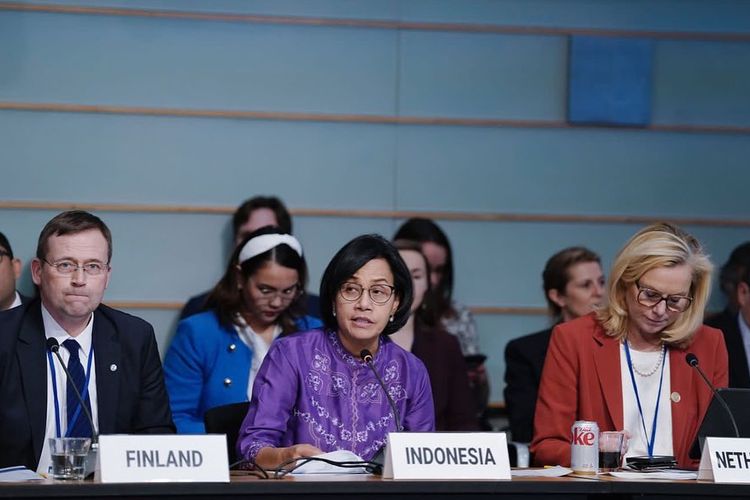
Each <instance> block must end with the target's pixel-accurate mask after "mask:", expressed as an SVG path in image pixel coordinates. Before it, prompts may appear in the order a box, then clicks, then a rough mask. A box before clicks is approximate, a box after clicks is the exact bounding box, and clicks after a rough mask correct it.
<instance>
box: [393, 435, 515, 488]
mask: <svg viewBox="0 0 750 500" xmlns="http://www.w3.org/2000/svg"><path fill="white" fill-rule="evenodd" d="M383 477H384V478H393V479H439V480H446V479H450V480H453V479H510V462H509V460H508V445H507V439H506V436H505V433H503V432H392V433H390V434H389V435H388V446H387V447H386V452H385V466H384V469H383Z"/></svg>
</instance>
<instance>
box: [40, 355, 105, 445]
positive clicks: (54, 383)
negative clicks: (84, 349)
mask: <svg viewBox="0 0 750 500" xmlns="http://www.w3.org/2000/svg"><path fill="white" fill-rule="evenodd" d="M93 358H94V343H93V342H91V348H90V349H89V359H88V360H87V361H86V381H85V382H84V384H83V391H81V396H83V399H84V401H85V400H86V399H87V398H88V397H89V379H90V378H91V360H92V359H93ZM47 359H48V360H49V371H50V374H51V375H52V394H53V396H54V403H55V430H56V432H57V434H56V435H57V437H60V403H59V401H58V398H57V376H56V375H55V364H54V358H53V357H52V352H51V351H47ZM80 414H81V403H80V402H78V404H77V405H76V411H75V413H74V414H73V418H72V419H71V420H70V422H68V425H67V427H66V430H65V435H66V437H68V436H67V435H68V433H69V432H70V429H72V428H73V424H75V423H76V421H77V420H78V416H79V415H80ZM91 432H94V429H91Z"/></svg>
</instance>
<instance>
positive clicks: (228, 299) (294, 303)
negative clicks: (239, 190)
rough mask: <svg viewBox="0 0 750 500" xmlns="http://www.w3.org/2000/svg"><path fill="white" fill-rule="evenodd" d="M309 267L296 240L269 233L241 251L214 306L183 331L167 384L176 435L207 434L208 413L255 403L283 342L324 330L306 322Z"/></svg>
mask: <svg viewBox="0 0 750 500" xmlns="http://www.w3.org/2000/svg"><path fill="white" fill-rule="evenodd" d="M306 281H307V265H306V264H305V258H304V256H303V254H302V246H301V245H300V243H299V241H297V240H296V239H295V238H294V236H291V235H289V234H283V233H281V232H280V230H279V229H278V228H275V227H265V228H262V229H259V230H257V231H255V232H253V233H252V234H250V235H248V236H247V237H246V238H245V239H244V241H243V242H242V243H240V244H239V245H238V246H237V248H236V249H235V251H234V252H233V253H232V257H231V259H230V261H229V264H228V266H227V269H226V272H225V273H224V276H223V277H222V278H221V280H220V281H219V282H218V283H217V285H216V286H215V287H214V289H213V291H212V292H211V295H210V296H209V299H208V306H209V309H208V310H207V311H205V312H203V313H200V314H196V315H194V316H190V317H188V318H186V319H184V320H182V321H181V322H180V323H179V324H178V325H177V333H176V335H175V338H174V340H173V341H172V344H171V346H170V347H169V351H168V352H167V355H166V357H165V359H164V376H165V380H166V384H167V391H168V392H169V401H170V405H171V407H172V414H173V418H174V422H175V425H176V426H177V432H179V433H183V434H198V433H203V432H205V426H204V423H203V415H204V414H205V413H206V410H208V409H210V408H213V407H216V406H222V405H226V404H230V403H238V402H241V401H248V400H249V399H250V396H251V394H252V387H253V381H254V379H255V375H256V373H257V372H258V368H259V367H260V365H261V362H262V361H263V358H264V357H265V355H266V353H267V352H268V349H269V347H270V345H271V343H272V342H273V341H274V339H276V338H277V337H279V336H281V335H286V334H289V333H293V332H296V331H305V330H309V329H312V328H317V327H319V326H320V325H321V322H320V320H318V319H317V318H313V317H310V316H305V315H304V311H305V298H304V290H305V284H306Z"/></svg>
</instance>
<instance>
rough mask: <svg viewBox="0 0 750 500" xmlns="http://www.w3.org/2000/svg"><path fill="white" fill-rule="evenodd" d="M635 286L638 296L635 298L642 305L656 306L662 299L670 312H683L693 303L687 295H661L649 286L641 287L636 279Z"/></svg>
mask: <svg viewBox="0 0 750 500" xmlns="http://www.w3.org/2000/svg"><path fill="white" fill-rule="evenodd" d="M635 286H636V287H638V296H637V297H636V300H637V301H638V303H639V304H640V305H642V306H646V307H656V306H657V304H659V302H661V301H662V300H663V301H664V303H665V304H666V306H667V309H669V310H670V311H672V312H685V311H687V309H688V308H689V307H690V304H692V303H693V298H692V297H688V296H687V295H662V293H661V292H657V291H656V290H652V289H651V288H646V287H642V286H641V285H640V284H639V283H638V282H637V281H636V282H635Z"/></svg>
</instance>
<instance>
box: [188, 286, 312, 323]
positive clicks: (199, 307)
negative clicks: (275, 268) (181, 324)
mask: <svg viewBox="0 0 750 500" xmlns="http://www.w3.org/2000/svg"><path fill="white" fill-rule="evenodd" d="M210 293H211V291H210V290H209V291H207V292H203V293H201V294H199V295H196V296H194V297H190V298H189V299H188V301H187V302H186V303H185V305H184V306H183V308H182V311H180V321H182V320H183V319H185V318H187V317H188V316H192V315H193V314H198V313H199V312H203V311H206V310H207V307H206V303H207V302H208V296H209V294H210ZM307 315H308V316H312V317H313V318H320V297H318V296H317V295H312V294H309V293H308V294H307Z"/></svg>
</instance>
